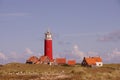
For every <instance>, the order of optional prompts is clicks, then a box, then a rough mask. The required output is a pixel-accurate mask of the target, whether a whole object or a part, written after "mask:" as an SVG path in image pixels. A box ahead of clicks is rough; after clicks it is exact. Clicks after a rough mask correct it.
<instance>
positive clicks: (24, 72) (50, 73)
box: [0, 63, 120, 80]
mask: <svg viewBox="0 0 120 80" xmlns="http://www.w3.org/2000/svg"><path fill="white" fill-rule="evenodd" d="M119 74H120V64H105V65H104V66H103V67H96V68H88V67H81V65H75V66H49V65H41V64H21V63H9V64H5V65H3V66H0V80H119V79H120V76H119Z"/></svg>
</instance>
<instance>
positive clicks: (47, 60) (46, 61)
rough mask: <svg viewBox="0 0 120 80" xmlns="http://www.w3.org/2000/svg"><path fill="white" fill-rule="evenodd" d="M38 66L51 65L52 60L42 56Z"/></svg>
mask: <svg viewBox="0 0 120 80" xmlns="http://www.w3.org/2000/svg"><path fill="white" fill-rule="evenodd" d="M37 64H50V58H49V57H48V56H41V57H40V58H39V61H38V63H37Z"/></svg>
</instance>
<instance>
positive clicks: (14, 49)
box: [0, 0, 120, 63]
mask: <svg viewBox="0 0 120 80" xmlns="http://www.w3.org/2000/svg"><path fill="white" fill-rule="evenodd" d="M48 28H49V29H50V30H51V32H52V33H53V54H54V57H66V58H68V59H76V60H77V61H78V62H80V61H81V59H82V58H83V56H101V57H102V58H103V60H104V62H105V63H119V62H120V59H119V57H120V1H119V0H34V1H33V0H0V56H1V57H0V59H1V60H2V61H4V62H9V61H11V62H12V61H20V62H24V61H25V59H26V58H27V57H28V56H31V55H37V56H40V55H43V53H44V49H43V48H44V44H43V43H44V33H45V32H46V31H47V29H48ZM22 55H24V56H22ZM26 55H27V56H26ZM19 56H21V57H19ZM25 56H26V57H25ZM71 56H72V57H71Z"/></svg>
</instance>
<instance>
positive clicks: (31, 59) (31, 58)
mask: <svg viewBox="0 0 120 80" xmlns="http://www.w3.org/2000/svg"><path fill="white" fill-rule="evenodd" d="M37 61H38V58H37V57H36V56H32V57H30V58H29V59H28V60H27V62H33V63H36V62H37Z"/></svg>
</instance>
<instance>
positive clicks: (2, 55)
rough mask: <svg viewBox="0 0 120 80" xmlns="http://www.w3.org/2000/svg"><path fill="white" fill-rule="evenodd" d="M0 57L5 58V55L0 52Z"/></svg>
mask: <svg viewBox="0 0 120 80" xmlns="http://www.w3.org/2000/svg"><path fill="white" fill-rule="evenodd" d="M0 59H3V60H7V57H6V56H5V55H4V54H3V53H2V52H0Z"/></svg>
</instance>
